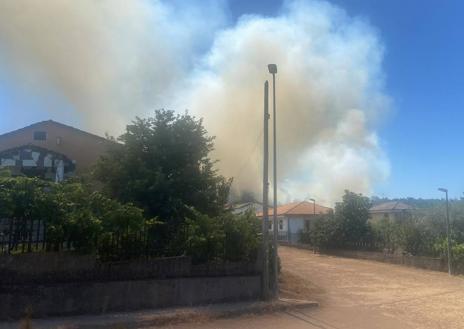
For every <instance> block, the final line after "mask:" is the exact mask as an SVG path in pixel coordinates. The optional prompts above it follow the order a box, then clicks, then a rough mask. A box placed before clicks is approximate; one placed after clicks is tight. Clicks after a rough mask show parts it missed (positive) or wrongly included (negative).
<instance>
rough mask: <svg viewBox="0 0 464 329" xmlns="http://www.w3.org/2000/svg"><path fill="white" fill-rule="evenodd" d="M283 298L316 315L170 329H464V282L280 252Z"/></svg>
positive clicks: (294, 314)
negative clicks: (299, 301) (303, 302)
mask: <svg viewBox="0 0 464 329" xmlns="http://www.w3.org/2000/svg"><path fill="white" fill-rule="evenodd" d="M279 250H280V256H281V260H282V266H283V275H282V282H281V288H282V290H283V291H282V295H284V296H286V297H296V298H306V299H312V300H317V301H319V302H320V303H321V306H320V308H319V309H311V310H306V311H296V312H289V313H278V314H268V315H257V316H244V317H240V318H235V319H223V320H216V321H212V322H205V323H202V324H197V325H194V324H192V323H190V324H184V325H180V326H174V327H172V328H177V329H180V328H210V329H213V328H214V329H219V328H221V329H226V328H231V329H232V328H240V329H247V328H268V329H273V328H289V329H300V328H302V329H303V328H304V329H310V328H323V329H362V328H365V329H387V328H388V329H390V328H421V329H428V328H430V329H438V328H446V329H454V328H464V278H463V277H449V276H448V275H447V274H446V273H440V272H432V271H426V270H420V269H415V268H410V267H402V266H399V265H391V264H384V263H378V262H373V261H366V260H355V259H347V258H340V257H331V256H324V255H316V254H313V253H312V252H310V251H306V250H298V249H293V248H287V247H281V248H280V249H279Z"/></svg>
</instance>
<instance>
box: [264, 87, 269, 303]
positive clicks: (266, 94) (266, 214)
mask: <svg viewBox="0 0 464 329" xmlns="http://www.w3.org/2000/svg"><path fill="white" fill-rule="evenodd" d="M263 135H264V136H263V137H264V143H263V146H264V148H263V153H264V155H263V299H265V300H266V299H268V298H269V242H268V235H269V199H268V198H269V164H268V163H269V138H268V135H269V83H268V82H267V80H266V82H265V83H264V134H263Z"/></svg>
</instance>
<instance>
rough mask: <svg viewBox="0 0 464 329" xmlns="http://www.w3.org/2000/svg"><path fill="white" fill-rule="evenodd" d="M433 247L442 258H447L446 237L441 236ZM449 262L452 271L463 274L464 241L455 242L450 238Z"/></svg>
mask: <svg viewBox="0 0 464 329" xmlns="http://www.w3.org/2000/svg"><path fill="white" fill-rule="evenodd" d="M434 249H435V251H436V252H437V254H439V255H440V257H441V258H443V259H448V239H447V238H443V239H439V240H437V241H436V243H435V244H434ZM451 264H452V267H453V272H454V273H456V274H458V273H460V274H464V243H456V241H454V240H451Z"/></svg>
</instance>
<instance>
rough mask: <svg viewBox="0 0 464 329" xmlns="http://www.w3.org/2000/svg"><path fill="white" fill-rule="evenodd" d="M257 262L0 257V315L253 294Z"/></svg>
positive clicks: (201, 301) (219, 299)
mask: <svg viewBox="0 0 464 329" xmlns="http://www.w3.org/2000/svg"><path fill="white" fill-rule="evenodd" d="M260 296H261V274H260V269H259V262H256V263H218V264H202V265H195V264H192V262H191V260H190V258H189V257H171V258H160V259H145V260H137V261H127V262H105V263H100V262H99V261H97V260H96V259H95V258H94V257H91V256H79V255H72V254H63V253H46V254H45V253H44V254H34V253H31V254H22V255H16V256H1V257H0V300H1V307H0V319H3V320H5V319H15V318H18V317H22V316H24V314H25V311H26V310H27V309H29V310H30V311H31V313H32V316H34V317H43V316H51V315H71V314H100V313H104V312H113V311H131V310H139V309H146V308H160V307H172V306H189V305H198V304H209V303H217V302H227V301H239V300H249V299H257V298H259V297H260Z"/></svg>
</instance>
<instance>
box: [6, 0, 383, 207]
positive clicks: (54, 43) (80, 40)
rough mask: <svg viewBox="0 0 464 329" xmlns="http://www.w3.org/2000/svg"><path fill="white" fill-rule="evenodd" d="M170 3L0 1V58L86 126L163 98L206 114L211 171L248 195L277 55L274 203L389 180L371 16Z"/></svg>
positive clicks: (119, 120)
mask: <svg viewBox="0 0 464 329" xmlns="http://www.w3.org/2000/svg"><path fill="white" fill-rule="evenodd" d="M175 3H176V2H174V4H173V3H172V2H170V1H166V2H160V1H149V0H140V1H123V0H114V1H109V0H102V1H92V0H81V1H72V0H61V1H60V0H45V1H41V2H38V1H27V0H16V1H4V2H1V3H0V56H4V57H5V56H6V57H7V58H8V60H9V63H12V65H11V69H10V71H11V72H13V73H14V74H15V76H17V77H19V79H23V80H27V81H30V80H31V79H32V81H40V83H36V84H29V86H31V85H32V86H33V87H34V88H37V89H38V90H39V92H40V91H41V90H42V88H43V91H44V92H45V91H47V90H49V89H50V88H49V87H47V88H45V87H43V83H42V81H44V79H46V80H47V81H48V83H47V84H48V86H52V87H53V88H54V89H55V90H56V91H57V93H58V94H61V95H62V97H64V98H65V99H67V100H68V101H69V103H70V104H72V106H73V108H74V109H75V110H76V111H78V112H79V113H81V115H82V116H83V117H84V118H85V119H86V121H85V122H86V124H87V127H84V128H87V129H93V130H94V131H95V130H96V131H100V132H102V131H112V132H114V131H115V127H117V128H118V129H120V127H121V126H122V125H123V123H125V122H127V121H129V120H130V119H132V118H133V117H134V116H135V115H141V114H144V113H145V114H149V113H150V112H149V111H150V110H153V109H155V108H163V107H164V108H175V109H178V110H179V111H183V110H184V109H186V108H187V109H189V110H190V111H191V113H193V114H195V115H197V116H201V117H204V119H205V125H206V128H207V129H208V130H209V132H210V133H211V134H213V135H215V136H216V137H217V139H216V151H215V154H214V156H215V157H216V158H217V159H219V160H220V162H219V167H220V169H221V172H222V173H223V174H224V175H226V176H229V177H230V176H232V177H234V179H235V181H234V182H235V188H237V189H238V190H249V191H254V192H256V195H257V196H260V189H261V178H260V177H261V166H262V155H261V150H262V121H263V113H262V111H263V82H264V80H265V79H269V78H270V75H269V74H268V73H267V64H268V63H276V64H277V65H278V67H279V72H278V74H277V110H278V117H277V128H278V155H279V157H278V158H279V161H278V173H279V174H278V175H279V182H280V201H282V202H284V201H290V200H293V199H300V200H301V199H303V198H305V197H308V196H311V197H314V198H316V199H317V200H318V202H320V203H323V204H324V203H325V204H328V205H330V204H332V202H334V201H335V200H338V199H339V197H340V196H341V194H342V193H343V190H344V189H351V190H354V191H356V192H362V193H366V194H369V193H371V192H372V191H373V188H374V187H375V185H376V184H377V183H379V182H382V181H383V180H385V179H386V178H387V176H388V172H389V164H388V160H387V158H386V156H385V154H384V153H383V151H382V148H381V146H380V143H379V141H378V139H377V136H376V132H375V130H376V125H377V124H378V123H379V121H381V118H382V116H383V114H384V112H385V111H386V110H388V107H389V99H388V97H387V96H386V95H385V92H384V87H383V83H384V76H383V72H382V58H383V47H382V44H381V42H380V41H379V39H378V37H377V34H376V33H375V30H374V29H373V28H372V27H371V26H370V25H369V24H367V23H365V22H363V21H362V20H360V19H358V18H352V17H349V16H348V15H347V14H346V13H345V12H344V11H343V10H342V9H340V8H338V7H335V6H332V5H330V4H329V3H327V2H321V1H310V0H308V1H288V2H286V3H285V5H284V7H283V8H282V10H281V12H280V13H279V14H278V15H277V16H275V17H261V16H257V15H248V16H243V17H241V18H240V19H239V21H238V22H237V23H236V24H234V25H230V24H229V25H228V27H227V28H224V26H225V25H226V23H227V21H226V16H227V15H226V6H225V3H224V2H222V1H220V2H213V1H208V2H197V3H196V4H195V5H190V6H187V7H185V6H177V5H176V4H175ZM183 4H185V2H183ZM2 52H3V53H2ZM31 72H32V73H31ZM31 76H32V78H31ZM25 77H26V78H27V79H25ZM34 79H35V80H34Z"/></svg>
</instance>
